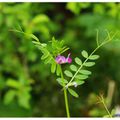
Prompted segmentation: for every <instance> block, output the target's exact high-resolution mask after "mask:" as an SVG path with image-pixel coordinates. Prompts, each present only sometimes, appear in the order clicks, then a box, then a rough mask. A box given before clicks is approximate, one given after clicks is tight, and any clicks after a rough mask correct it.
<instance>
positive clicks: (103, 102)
mask: <svg viewBox="0 0 120 120" xmlns="http://www.w3.org/2000/svg"><path fill="white" fill-rule="evenodd" d="M100 99H101V102H102V104H103V106H104V108H105V110H106V112H107V113H108V115H109V117H110V118H112V115H111V114H110V112H109V110H108V108H107V106H106V104H105V101H104V98H103V96H102V95H101V96H100Z"/></svg>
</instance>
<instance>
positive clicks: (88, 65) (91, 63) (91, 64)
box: [84, 62, 95, 67]
mask: <svg viewBox="0 0 120 120" xmlns="http://www.w3.org/2000/svg"><path fill="white" fill-rule="evenodd" d="M94 65H95V62H86V63H85V64H84V66H86V67H92V66H94Z"/></svg>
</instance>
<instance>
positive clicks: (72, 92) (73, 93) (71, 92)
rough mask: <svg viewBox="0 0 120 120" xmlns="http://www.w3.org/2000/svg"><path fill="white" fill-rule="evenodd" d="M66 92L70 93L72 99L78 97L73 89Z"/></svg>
mask: <svg viewBox="0 0 120 120" xmlns="http://www.w3.org/2000/svg"><path fill="white" fill-rule="evenodd" d="M68 91H69V93H70V94H71V95H72V96H74V97H76V98H78V97H79V95H78V94H77V93H76V92H75V91H74V90H73V89H71V88H68Z"/></svg>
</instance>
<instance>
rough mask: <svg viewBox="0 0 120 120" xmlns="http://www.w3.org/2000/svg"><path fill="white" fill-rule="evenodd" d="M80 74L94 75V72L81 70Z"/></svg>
mask: <svg viewBox="0 0 120 120" xmlns="http://www.w3.org/2000/svg"><path fill="white" fill-rule="evenodd" d="M79 73H82V74H84V75H90V74H92V72H91V71H88V70H80V71H79Z"/></svg>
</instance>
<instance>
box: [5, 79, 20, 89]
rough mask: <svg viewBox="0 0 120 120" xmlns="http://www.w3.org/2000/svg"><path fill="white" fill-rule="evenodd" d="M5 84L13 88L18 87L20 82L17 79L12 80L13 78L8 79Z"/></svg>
mask: <svg viewBox="0 0 120 120" xmlns="http://www.w3.org/2000/svg"><path fill="white" fill-rule="evenodd" d="M6 85H7V86H9V87H13V88H19V87H20V84H19V81H16V80H13V79H8V80H7V82H6Z"/></svg>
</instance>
